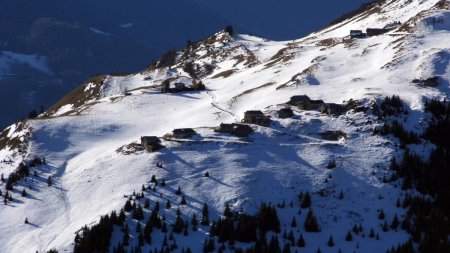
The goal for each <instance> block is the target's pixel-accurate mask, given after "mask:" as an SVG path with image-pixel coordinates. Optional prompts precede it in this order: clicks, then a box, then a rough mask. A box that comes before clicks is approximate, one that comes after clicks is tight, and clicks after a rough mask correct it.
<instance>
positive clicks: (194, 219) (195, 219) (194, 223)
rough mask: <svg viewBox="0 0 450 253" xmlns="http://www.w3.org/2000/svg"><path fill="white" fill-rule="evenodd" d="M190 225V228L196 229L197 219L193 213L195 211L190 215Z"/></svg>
mask: <svg viewBox="0 0 450 253" xmlns="http://www.w3.org/2000/svg"><path fill="white" fill-rule="evenodd" d="M191 225H192V230H193V231H197V225H198V221H197V214H195V213H194V214H193V215H192V220H191Z"/></svg>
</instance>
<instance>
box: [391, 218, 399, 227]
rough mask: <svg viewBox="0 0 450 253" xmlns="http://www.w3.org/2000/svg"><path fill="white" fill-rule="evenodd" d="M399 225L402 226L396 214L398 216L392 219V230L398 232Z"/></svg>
mask: <svg viewBox="0 0 450 253" xmlns="http://www.w3.org/2000/svg"><path fill="white" fill-rule="evenodd" d="M399 225H400V221H399V220H398V217H397V214H396V215H394V218H393V219H392V223H391V229H393V230H396V229H397V228H398V226H399Z"/></svg>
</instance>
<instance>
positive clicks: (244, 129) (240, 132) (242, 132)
mask: <svg viewBox="0 0 450 253" xmlns="http://www.w3.org/2000/svg"><path fill="white" fill-rule="evenodd" d="M214 131H216V132H223V133H229V134H232V135H236V136H239V137H246V136H248V135H249V134H251V133H253V129H252V128H251V127H250V126H248V125H243V124H236V123H232V124H225V123H222V124H220V126H219V127H217V128H215V129H214Z"/></svg>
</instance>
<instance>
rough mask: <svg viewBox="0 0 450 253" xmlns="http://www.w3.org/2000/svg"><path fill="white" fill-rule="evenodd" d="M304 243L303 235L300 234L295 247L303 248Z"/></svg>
mask: <svg viewBox="0 0 450 253" xmlns="http://www.w3.org/2000/svg"><path fill="white" fill-rule="evenodd" d="M305 245H306V243H305V239H304V238H303V235H302V234H300V237H299V238H298V240H297V247H300V248H303V247H305Z"/></svg>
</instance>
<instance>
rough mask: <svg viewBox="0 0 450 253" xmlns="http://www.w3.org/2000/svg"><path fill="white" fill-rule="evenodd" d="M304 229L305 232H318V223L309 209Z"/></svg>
mask: <svg viewBox="0 0 450 253" xmlns="http://www.w3.org/2000/svg"><path fill="white" fill-rule="evenodd" d="M304 227H305V231H306V232H320V227H319V223H318V222H317V218H316V216H315V215H314V213H313V211H312V210H311V209H309V212H308V214H307V216H306V219H305V224H304Z"/></svg>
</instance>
